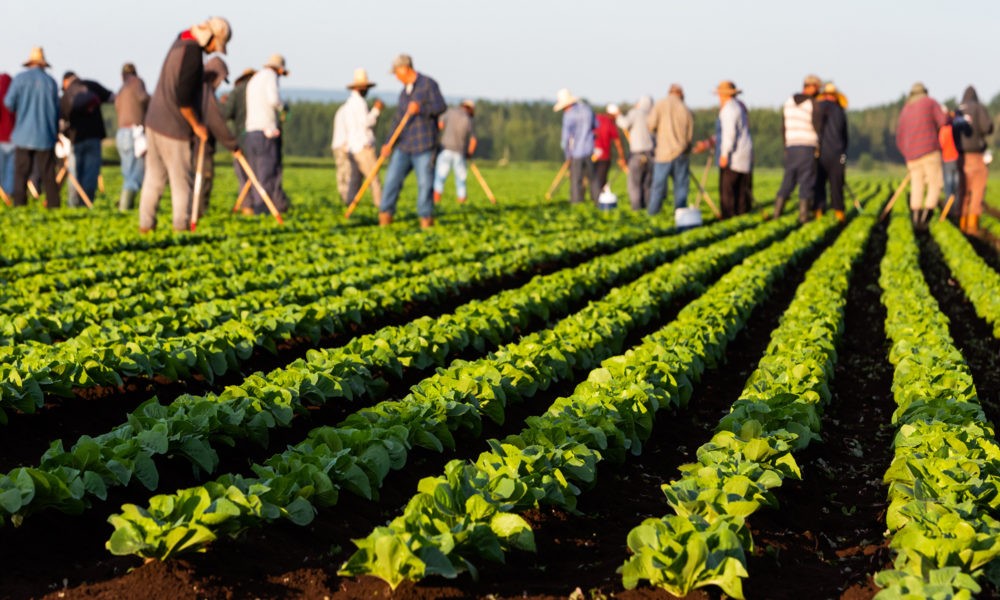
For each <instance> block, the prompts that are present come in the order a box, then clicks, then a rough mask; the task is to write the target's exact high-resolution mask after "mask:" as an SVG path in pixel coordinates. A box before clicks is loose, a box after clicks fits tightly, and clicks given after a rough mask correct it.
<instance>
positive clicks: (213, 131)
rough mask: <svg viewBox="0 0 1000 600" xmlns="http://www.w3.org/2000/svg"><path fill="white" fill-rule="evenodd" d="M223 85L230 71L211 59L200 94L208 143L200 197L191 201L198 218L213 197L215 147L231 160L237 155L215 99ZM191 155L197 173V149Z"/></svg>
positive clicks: (233, 138) (233, 135) (235, 142)
mask: <svg viewBox="0 0 1000 600" xmlns="http://www.w3.org/2000/svg"><path fill="white" fill-rule="evenodd" d="M223 82H226V83H229V68H228V67H226V63H225V62H223V60H222V59H221V58H219V57H218V56H213V57H212V58H210V59H208V61H207V62H205V78H204V81H203V82H202V90H201V114H202V115H203V117H204V120H205V127H207V128H208V139H207V140H205V160H204V161H203V162H202V169H201V179H202V186H201V197H199V198H195V199H194V201H195V202H199V203H200V204H199V207H198V214H199V215H204V214H205V213H206V211H208V203H209V200H210V199H211V197H212V184H213V181H214V179H215V158H214V156H215V143H216V142H218V143H220V144H222V145H223V146H224V147H225V148H226V150H229V151H230V152H232V153H233V155H234V156H235V155H237V154H239V152H240V147H239V141H238V140H237V139H236V135H235V134H234V133H233V132H232V131H230V129H229V126H228V125H226V118H225V116H223V114H222V108H221V107H220V106H219V101H218V99H216V97H215V92H216V90H217V89H219V86H220V85H222V83H223ZM192 153H193V156H194V160H195V163H194V165H195V168H196V169H197V167H198V161H197V157H198V147H197V145H196V146H195V147H194V148H193V149H192Z"/></svg>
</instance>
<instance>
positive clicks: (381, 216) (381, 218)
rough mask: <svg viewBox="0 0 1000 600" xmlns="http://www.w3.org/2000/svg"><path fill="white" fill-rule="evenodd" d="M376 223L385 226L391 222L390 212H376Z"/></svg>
mask: <svg viewBox="0 0 1000 600" xmlns="http://www.w3.org/2000/svg"><path fill="white" fill-rule="evenodd" d="M378 224H379V225H381V226H382V227H387V226H389V225H391V224H392V213H387V212H379V213H378Z"/></svg>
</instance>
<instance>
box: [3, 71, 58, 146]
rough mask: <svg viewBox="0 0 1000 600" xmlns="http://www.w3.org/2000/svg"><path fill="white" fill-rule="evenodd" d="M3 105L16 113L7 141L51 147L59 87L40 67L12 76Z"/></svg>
mask: <svg viewBox="0 0 1000 600" xmlns="http://www.w3.org/2000/svg"><path fill="white" fill-rule="evenodd" d="M3 103H4V105H5V106H6V107H7V108H8V109H10V111H11V112H13V113H14V114H15V115H16V118H15V121H14V131H13V132H12V133H11V135H10V141H11V142H13V143H14V145H15V146H17V147H18V148H30V149H31V150H51V149H52V148H54V147H55V145H56V135H57V133H58V129H59V87H58V86H57V85H56V80H55V79H52V77H50V76H49V74H48V73H46V72H45V70H44V69H42V68H41V67H32V68H30V69H28V70H26V71H22V72H20V73H18V74H17V76H16V77H14V80H13V81H12V82H11V83H10V89H8V90H7V96H6V97H5V98H4V101H3Z"/></svg>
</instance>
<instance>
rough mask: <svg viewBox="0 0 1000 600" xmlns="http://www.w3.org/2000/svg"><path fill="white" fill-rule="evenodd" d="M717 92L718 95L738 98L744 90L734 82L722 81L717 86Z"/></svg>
mask: <svg viewBox="0 0 1000 600" xmlns="http://www.w3.org/2000/svg"><path fill="white" fill-rule="evenodd" d="M715 92H716V93H717V94H723V95H725V96H736V95H739V94H742V93H743V90H741V89H739V88H738V87H736V84H735V83H733V82H732V81H722V82H719V85H718V86H716V88H715Z"/></svg>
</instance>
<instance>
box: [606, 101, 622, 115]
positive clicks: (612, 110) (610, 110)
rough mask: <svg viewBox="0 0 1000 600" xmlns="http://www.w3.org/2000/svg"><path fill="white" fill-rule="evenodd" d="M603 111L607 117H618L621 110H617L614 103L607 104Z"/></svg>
mask: <svg viewBox="0 0 1000 600" xmlns="http://www.w3.org/2000/svg"><path fill="white" fill-rule="evenodd" d="M605 110H606V111H607V113H608V114H609V115H620V114H621V112H622V111H621V110H619V109H618V105H617V104H615V103H611V104H609V105H608V107H607V108H606V109H605Z"/></svg>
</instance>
